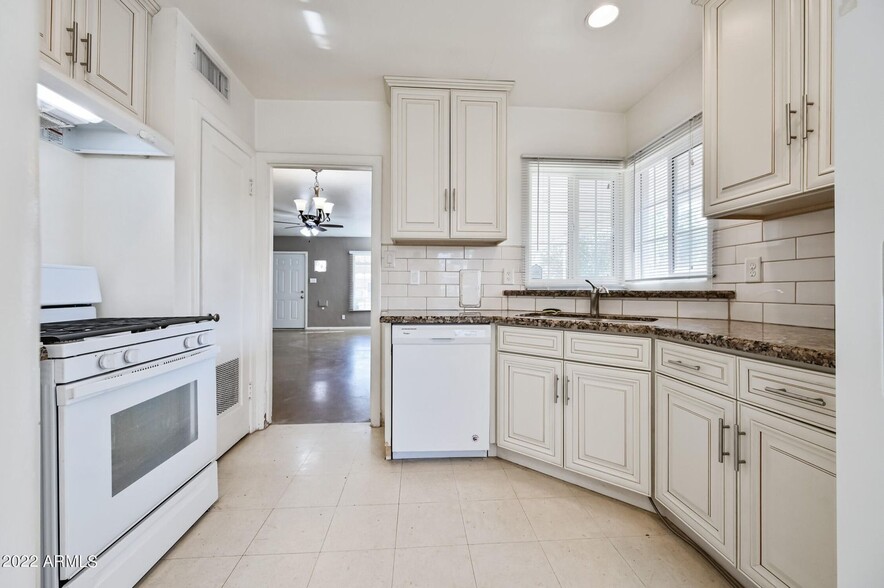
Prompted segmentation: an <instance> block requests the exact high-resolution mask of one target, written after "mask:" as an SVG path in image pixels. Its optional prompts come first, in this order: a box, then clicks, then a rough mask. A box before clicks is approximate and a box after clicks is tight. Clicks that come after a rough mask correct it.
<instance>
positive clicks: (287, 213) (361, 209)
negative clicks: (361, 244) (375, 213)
mask: <svg viewBox="0 0 884 588" xmlns="http://www.w3.org/2000/svg"><path fill="white" fill-rule="evenodd" d="M313 180H314V175H313V172H312V171H310V170H309V169H294V168H275V169H274V170H273V220H284V221H288V220H291V221H293V222H298V223H299V222H300V221H299V220H298V213H297V209H296V208H295V203H294V200H295V198H303V199H305V200H307V201H308V207H309V201H310V200H311V199H312V198H313ZM319 185H320V186H322V188H323V192H322V195H323V196H324V197H325V198H327V199H328V201H329V202H334V204H335V207H334V210H332V223H334V224H339V225H344V228H343V229H329V230H328V231H326V232H325V233H320V234H319V236H321V237H370V236H371V172H370V171H361V170H335V169H326V170H323V171H321V172H320V173H319ZM283 226H284V225H280V224H279V223H274V224H273V234H274V235H276V236H286V237H300V236H301V235H300V233H298V230H299V229H284V228H282V227H283Z"/></svg>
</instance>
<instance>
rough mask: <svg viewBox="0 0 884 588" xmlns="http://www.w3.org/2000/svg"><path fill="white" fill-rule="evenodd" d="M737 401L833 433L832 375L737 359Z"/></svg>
mask: <svg viewBox="0 0 884 588" xmlns="http://www.w3.org/2000/svg"><path fill="white" fill-rule="evenodd" d="M739 399H740V400H742V401H744V402H751V403H752V404H756V405H758V406H763V407H765V408H769V409H770V410H774V411H776V412H779V413H782V414H785V415H788V416H791V417H794V418H796V419H799V420H802V421H805V422H808V423H811V424H814V425H819V426H821V427H825V428H827V429H831V430H832V431H834V430H835V376H834V375H832V374H821V373H819V372H812V371H809V370H802V369H799V368H793V367H787V366H782V365H775V364H771V363H767V362H763V361H755V360H752V359H742V358H741V359H740V388H739Z"/></svg>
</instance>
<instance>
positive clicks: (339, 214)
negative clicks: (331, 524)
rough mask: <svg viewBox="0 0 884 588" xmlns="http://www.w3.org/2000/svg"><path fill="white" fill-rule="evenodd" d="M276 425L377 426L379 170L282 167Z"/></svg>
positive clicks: (276, 266)
mask: <svg viewBox="0 0 884 588" xmlns="http://www.w3.org/2000/svg"><path fill="white" fill-rule="evenodd" d="M271 173H272V188H273V226H274V230H273V270H274V271H273V292H274V300H273V336H272V345H273V354H272V358H273V363H272V385H273V388H272V390H273V392H272V415H273V416H272V422H274V423H276V424H305V423H345V422H368V421H369V420H370V417H371V371H372V366H371V340H372V337H371V320H372V285H371V278H372V267H371V265H372V254H371V250H372V243H371V236H372V235H371V229H372V224H371V217H372V187H373V182H372V173H373V172H372V170H371V169H364V168H352V167H344V166H334V165H328V164H326V165H324V166H321V167H320V166H308V167H300V166H299V167H289V166H286V167H274V168H273V169H272V170H271Z"/></svg>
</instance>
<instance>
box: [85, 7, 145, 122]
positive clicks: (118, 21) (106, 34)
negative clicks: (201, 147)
mask: <svg viewBox="0 0 884 588" xmlns="http://www.w3.org/2000/svg"><path fill="white" fill-rule="evenodd" d="M148 18H149V16H148V13H147V10H146V9H145V8H144V7H143V6H142V5H141V4H139V3H138V2H137V1H136V0H87V2H86V30H85V34H84V35H83V36H84V37H87V36H88V35H92V37H91V41H90V42H88V43H86V44H85V45H81V47H80V50H81V51H82V52H83V53H84V55H83V57H82V58H81V59H80V62H81V63H85V64H86V65H85V66H83V71H84V74H83V75H84V78H83V79H84V80H85V81H86V83H87V84H89V85H90V86H92V87H93V88H95V89H96V90H98V91H99V92H101V93H102V94H104V95H105V96H107V97H108V98H111V99H112V100H114V101H115V102H117V103H118V104H121V105H122V106H125V107H126V108H127V109H129V110H130V111H132V112H134V113H135V114H136V115H138V116H139V117H140V118H143V114H144V101H145V88H146V82H147V78H146V76H147V27H148ZM87 38H88V37H87Z"/></svg>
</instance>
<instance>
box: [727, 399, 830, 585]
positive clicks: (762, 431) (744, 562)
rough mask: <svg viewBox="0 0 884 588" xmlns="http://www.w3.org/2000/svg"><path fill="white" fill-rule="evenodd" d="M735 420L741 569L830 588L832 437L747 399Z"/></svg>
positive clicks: (761, 577)
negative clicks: (739, 463)
mask: <svg viewBox="0 0 884 588" xmlns="http://www.w3.org/2000/svg"><path fill="white" fill-rule="evenodd" d="M739 426H740V432H741V435H740V436H739V437H738V439H739V441H738V442H739V443H740V447H739V448H738V449H737V452H736V453H735V457H738V458H740V459H741V460H742V461H744V462H745V463H743V464H741V465H740V468H741V470H740V474H739V479H740V481H739V484H740V492H739V494H740V509H739V510H740V550H739V554H740V555H739V569H740V571H741V572H743V573H744V574H746V575H747V576H748V577H749V578H750V579H751V580H752V581H753V582H755V583H756V584H757V585H758V586H763V587H771V588H773V587H777V588H780V587H783V586H790V587H796V588H797V587H801V588H824V587H831V586H835V585H836V583H837V577H836V563H835V555H836V547H835V436H834V435H832V434H830V433H825V432H823V431H820V430H818V429H813V428H811V427H807V426H804V425H801V424H798V423H796V422H794V421H791V420H789V419H785V418H782V417H779V416H776V415H774V414H771V413H768V412H766V411H763V410H759V409H756V408H753V407H750V406H747V405H743V406H741V408H740V425H739ZM742 433H745V435H743V434H742Z"/></svg>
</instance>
